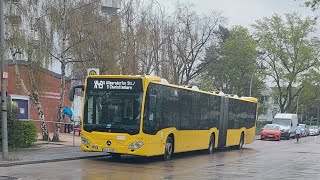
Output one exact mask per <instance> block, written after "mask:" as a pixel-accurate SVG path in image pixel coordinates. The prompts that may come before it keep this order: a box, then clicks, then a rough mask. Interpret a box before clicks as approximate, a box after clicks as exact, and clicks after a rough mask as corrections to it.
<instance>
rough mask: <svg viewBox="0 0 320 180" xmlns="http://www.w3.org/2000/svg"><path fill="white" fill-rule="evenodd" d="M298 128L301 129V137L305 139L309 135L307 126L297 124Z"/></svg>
mask: <svg viewBox="0 0 320 180" xmlns="http://www.w3.org/2000/svg"><path fill="white" fill-rule="evenodd" d="M299 126H300V127H301V131H302V132H301V135H302V136H303V137H306V136H308V135H309V131H308V128H307V125H306V124H299Z"/></svg>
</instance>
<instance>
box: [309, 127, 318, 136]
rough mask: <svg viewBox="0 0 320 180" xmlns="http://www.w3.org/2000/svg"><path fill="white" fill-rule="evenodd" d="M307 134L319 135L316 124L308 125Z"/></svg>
mask: <svg viewBox="0 0 320 180" xmlns="http://www.w3.org/2000/svg"><path fill="white" fill-rule="evenodd" d="M309 134H310V136H318V135H319V128H318V126H309Z"/></svg>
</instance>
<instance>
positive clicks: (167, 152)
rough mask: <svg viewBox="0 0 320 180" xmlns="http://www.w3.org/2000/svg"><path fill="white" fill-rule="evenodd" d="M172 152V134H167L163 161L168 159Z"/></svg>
mask: <svg viewBox="0 0 320 180" xmlns="http://www.w3.org/2000/svg"><path fill="white" fill-rule="evenodd" d="M172 154H173V138H172V136H168V138H167V141H166V147H165V150H164V155H163V159H164V160H165V161H167V160H170V159H171V157H172Z"/></svg>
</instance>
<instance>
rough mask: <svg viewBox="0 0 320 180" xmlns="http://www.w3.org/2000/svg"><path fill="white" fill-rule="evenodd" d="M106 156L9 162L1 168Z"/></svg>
mask: <svg viewBox="0 0 320 180" xmlns="http://www.w3.org/2000/svg"><path fill="white" fill-rule="evenodd" d="M105 156H107V154H105V155H96V156H80V157H72V158H60V159H47V160H38V161H22V162H9V163H3V164H1V163H0V167H11V166H20V165H27V164H40V163H48V162H61V161H71V160H77V159H91V158H97V157H105Z"/></svg>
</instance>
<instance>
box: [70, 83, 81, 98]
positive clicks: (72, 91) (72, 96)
mask: <svg viewBox="0 0 320 180" xmlns="http://www.w3.org/2000/svg"><path fill="white" fill-rule="evenodd" d="M76 89H81V90H82V91H84V85H78V86H73V87H72V88H71V90H70V94H69V100H70V101H73V100H74V93H75V91H76Z"/></svg>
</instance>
